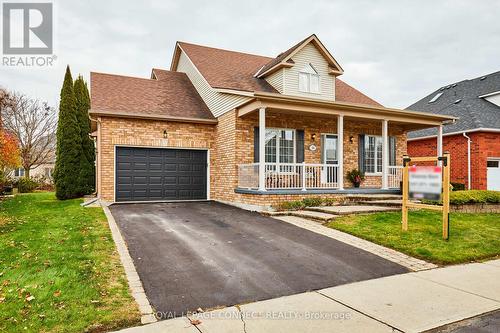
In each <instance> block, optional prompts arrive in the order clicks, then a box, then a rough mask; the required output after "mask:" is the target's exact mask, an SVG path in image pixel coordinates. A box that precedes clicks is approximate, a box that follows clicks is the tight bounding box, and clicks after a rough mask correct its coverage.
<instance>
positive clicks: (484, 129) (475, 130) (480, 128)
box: [406, 127, 500, 141]
mask: <svg viewBox="0 0 500 333" xmlns="http://www.w3.org/2000/svg"><path fill="white" fill-rule="evenodd" d="M474 132H491V133H500V128H484V127H478V128H473V129H470V130H465V131H458V132H450V133H445V134H443V136H451V135H457V134H463V133H474ZM435 137H437V135H426V136H420V137H418V138H408V139H407V140H406V141H418V140H425V139H432V138H435Z"/></svg>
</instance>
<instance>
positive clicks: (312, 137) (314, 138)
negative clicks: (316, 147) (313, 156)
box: [311, 133, 316, 141]
mask: <svg viewBox="0 0 500 333" xmlns="http://www.w3.org/2000/svg"><path fill="white" fill-rule="evenodd" d="M311 140H312V141H314V140H316V134H315V133H313V134H311Z"/></svg>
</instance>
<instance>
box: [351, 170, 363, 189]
mask: <svg viewBox="0 0 500 333" xmlns="http://www.w3.org/2000/svg"><path fill="white" fill-rule="evenodd" d="M347 178H348V179H349V180H350V181H351V183H352V184H353V185H354V187H359V185H360V184H361V182H362V181H363V180H364V179H365V174H364V172H361V171H359V170H358V169H353V170H351V171H349V172H348V173H347Z"/></svg>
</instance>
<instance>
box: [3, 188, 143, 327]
mask: <svg viewBox="0 0 500 333" xmlns="http://www.w3.org/2000/svg"><path fill="white" fill-rule="evenodd" d="M81 202H82V201H81V200H80V199H75V200H67V201H58V200H56V198H55V196H54V194H53V193H33V194H22V195H17V196H16V197H14V198H12V199H8V200H6V201H4V202H0V331H1V332H82V331H90V332H102V331H106V330H110V329H115V328H121V327H124V326H130V325H135V324H138V323H139V321H140V315H139V311H138V308H137V305H136V303H135V302H134V301H133V299H132V297H131V295H130V293H129V290H128V285H127V281H126V278H125V274H124V271H123V268H122V266H121V264H120V260H119V257H118V254H117V253H116V251H115V246H114V243H113V240H112V238H111V233H110V231H109V228H108V225H107V221H106V217H105V216H104V213H103V212H102V209H101V208H83V207H81V206H80V203H81Z"/></svg>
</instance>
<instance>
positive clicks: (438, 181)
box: [408, 166, 443, 200]
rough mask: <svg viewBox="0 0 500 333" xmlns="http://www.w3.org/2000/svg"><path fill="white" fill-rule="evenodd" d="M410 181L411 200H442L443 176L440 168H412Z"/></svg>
mask: <svg viewBox="0 0 500 333" xmlns="http://www.w3.org/2000/svg"><path fill="white" fill-rule="evenodd" d="M408 181H409V191H408V192H409V196H410V198H411V199H428V200H440V199H441V191H442V186H443V183H442V182H443V176H442V168H441V167H440V166H410V167H409V168H408Z"/></svg>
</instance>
